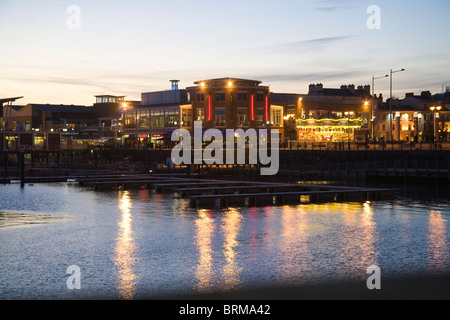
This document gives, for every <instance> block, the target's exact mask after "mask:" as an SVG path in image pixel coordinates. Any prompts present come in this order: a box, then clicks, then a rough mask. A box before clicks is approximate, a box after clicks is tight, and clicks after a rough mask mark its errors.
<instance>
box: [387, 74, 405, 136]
mask: <svg viewBox="0 0 450 320" xmlns="http://www.w3.org/2000/svg"><path fill="white" fill-rule="evenodd" d="M402 71H405V69H401V70H396V71H392V69H391V77H390V78H391V79H390V100H389V138H390V139H391V141H392V140H393V136H392V74H394V73H397V72H402Z"/></svg>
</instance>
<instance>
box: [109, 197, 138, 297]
mask: <svg viewBox="0 0 450 320" xmlns="http://www.w3.org/2000/svg"><path fill="white" fill-rule="evenodd" d="M119 209H120V211H121V212H122V215H121V218H122V219H121V220H120V221H119V223H118V224H119V235H118V237H117V242H116V249H115V256H114V263H115V264H116V267H117V269H118V270H117V274H118V278H119V286H118V289H119V295H120V297H121V298H122V299H124V300H132V299H133V298H134V297H135V296H136V291H135V286H136V275H135V274H134V272H133V266H134V264H135V262H136V257H135V255H134V254H135V252H136V250H137V247H136V244H135V242H134V237H133V230H132V222H133V219H132V215H131V199H130V193H129V192H128V191H123V192H121V193H120V194H119Z"/></svg>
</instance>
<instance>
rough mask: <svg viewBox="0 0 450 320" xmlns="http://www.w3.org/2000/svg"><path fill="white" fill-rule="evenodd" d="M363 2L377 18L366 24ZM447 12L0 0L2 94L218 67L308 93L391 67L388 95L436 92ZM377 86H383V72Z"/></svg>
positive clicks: (187, 82)
mask: <svg viewBox="0 0 450 320" xmlns="http://www.w3.org/2000/svg"><path fill="white" fill-rule="evenodd" d="M72 5H74V6H76V7H77V8H79V15H76V16H74V15H73V14H71V13H68V11H67V10H68V8H69V7H70V6H72ZM371 5H377V6H378V7H379V8H380V10H381V11H380V18H381V19H380V21H381V25H380V27H381V28H380V29H373V30H371V29H369V28H368V26H367V20H368V19H369V17H371V14H370V13H367V8H368V7H369V6H371ZM449 12H450V1H448V0H430V1H423V0H421V1H418V0H413V1H406V0H391V1H386V0H370V1H365V0H343V1H333V0H305V1H301V0H292V1H291V0H279V1H267V0H240V1H237V0H228V1H215V0H209V1H205V0H191V1H186V0H184V1H180V0H171V1H162V0H159V1H138V0H128V1H118V0H116V1H87V0H70V1H65V0H63V1H61V0H59V1H56V0H6V1H5V0H0V39H1V49H0V98H6V97H14V96H24V99H21V100H19V101H17V102H16V104H18V105H23V104H26V103H55V104H81V105H92V103H93V102H94V97H93V96H94V95H97V94H111V95H126V96H127V99H130V100H140V94H141V93H142V92H149V91H158V90H166V89H170V83H169V80H171V79H179V80H181V82H180V87H181V88H184V87H187V86H191V85H193V82H194V81H196V80H201V79H210V78H219V77H236V78H249V79H254V80H260V81H262V82H263V84H264V85H271V88H272V91H274V92H290V93H307V92H308V85H309V84H311V83H319V82H320V83H323V84H324V87H339V86H340V85H341V84H355V85H366V84H371V80H372V76H376V77H378V76H383V75H385V74H388V73H389V70H390V69H394V70H398V69H401V68H405V69H406V72H402V73H397V74H395V75H394V78H393V79H394V94H395V95H396V96H398V97H403V96H404V94H405V93H406V92H415V93H416V94H419V93H420V91H422V90H430V91H431V92H433V93H439V92H441V90H442V86H443V85H447V86H450V41H449V40H448V39H449V31H450V19H449V18H448V17H449ZM74 18H77V19H78V20H77V19H75V20H74ZM68 21H69V22H73V21H79V25H75V26H76V27H75V28H73V26H74V24H71V26H72V28H70V27H69V26H68ZM69 24H70V23H69ZM77 26H79V28H78V27H77ZM375 91H376V93H380V92H381V93H383V96H384V97H385V98H387V97H388V96H389V79H388V78H386V79H380V80H377V81H376V86H375Z"/></svg>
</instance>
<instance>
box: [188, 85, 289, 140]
mask: <svg viewBox="0 0 450 320" xmlns="http://www.w3.org/2000/svg"><path fill="white" fill-rule="evenodd" d="M194 84H195V85H196V86H193V87H188V88H186V90H187V93H188V96H189V99H190V102H191V104H192V115H193V120H194V121H201V122H202V123H203V129H204V130H208V129H211V128H216V129H219V130H222V131H225V130H227V129H233V130H236V129H243V130H244V131H246V130H248V129H255V130H261V129H262V130H264V129H266V130H271V129H278V130H280V138H281V139H282V138H283V134H284V132H283V118H284V110H283V107H282V106H277V105H273V104H272V103H271V96H270V88H269V86H261V85H260V84H261V81H255V80H247V79H238V78H220V79H211V80H201V81H196V82H195V83H194Z"/></svg>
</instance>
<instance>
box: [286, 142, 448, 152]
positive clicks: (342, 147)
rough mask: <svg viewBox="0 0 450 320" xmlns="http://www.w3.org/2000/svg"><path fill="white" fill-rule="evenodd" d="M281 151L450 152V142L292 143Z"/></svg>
mask: <svg viewBox="0 0 450 320" xmlns="http://www.w3.org/2000/svg"><path fill="white" fill-rule="evenodd" d="M280 149H281V150H330V151H331V150H334V151H349V150H350V151H363V150H450V142H440V143H431V142H418V143H414V142H404V141H402V142H393V143H392V142H388V143H386V142H385V143H383V142H378V143H373V142H371V143H355V142H347V141H343V142H313V141H290V142H285V143H281V144H280Z"/></svg>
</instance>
